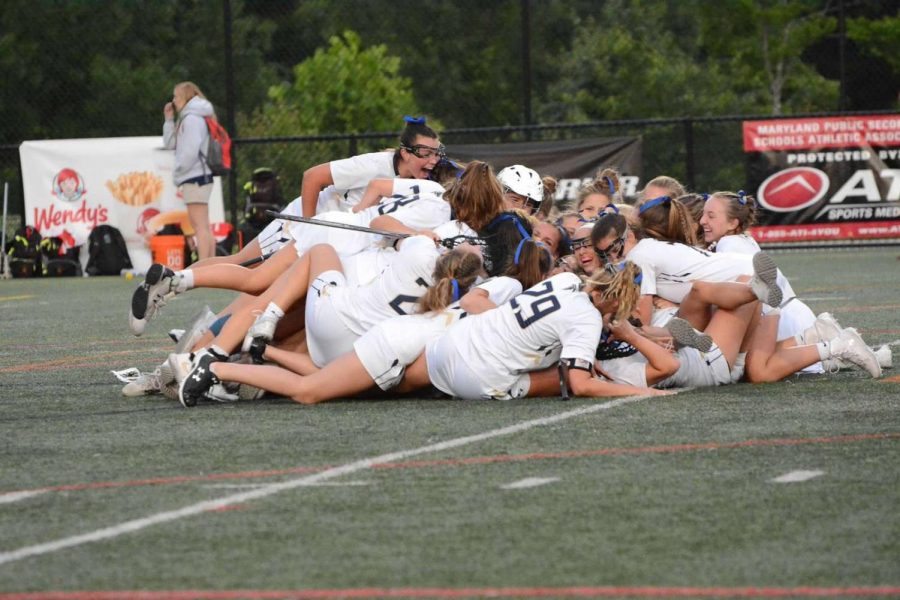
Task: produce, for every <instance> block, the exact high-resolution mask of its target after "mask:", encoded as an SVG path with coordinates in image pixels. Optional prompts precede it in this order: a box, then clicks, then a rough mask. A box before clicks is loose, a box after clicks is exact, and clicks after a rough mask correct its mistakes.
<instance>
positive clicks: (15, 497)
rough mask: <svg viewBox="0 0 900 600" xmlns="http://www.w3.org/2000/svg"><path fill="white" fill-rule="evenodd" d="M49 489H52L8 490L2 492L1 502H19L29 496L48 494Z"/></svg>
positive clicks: (0, 495)
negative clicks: (4, 492)
mask: <svg viewBox="0 0 900 600" xmlns="http://www.w3.org/2000/svg"><path fill="white" fill-rule="evenodd" d="M49 491H50V490H23V491H21V492H8V493H6V494H0V504H12V503H13V502H18V501H20V500H25V499H27V498H32V497H34V496H40V495H41V494H46V493H47V492H49Z"/></svg>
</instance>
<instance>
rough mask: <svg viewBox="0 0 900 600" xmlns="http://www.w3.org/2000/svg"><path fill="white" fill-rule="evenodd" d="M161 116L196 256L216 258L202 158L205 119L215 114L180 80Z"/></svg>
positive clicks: (209, 182)
mask: <svg viewBox="0 0 900 600" xmlns="http://www.w3.org/2000/svg"><path fill="white" fill-rule="evenodd" d="M176 114H177V115H178V119H177V120H176V119H175V116H176ZM163 116H164V117H165V123H164V124H163V146H165V147H166V148H167V149H169V150H172V149H174V150H175V168H174V169H173V172H172V176H173V179H174V180H175V186H176V187H177V188H178V191H179V192H180V193H181V196H182V198H183V199H184V203H185V205H187V213H188V219H189V220H190V222H191V226H192V227H193V228H194V237H195V240H196V244H197V257H198V258H199V259H200V260H203V259H205V258H209V257H211V256H215V255H216V240H215V238H214V237H213V234H212V231H211V230H210V227H209V196H210V194H211V193H212V187H213V176H212V172H211V171H210V169H209V166H208V165H207V164H206V157H205V156H203V152H204V151H205V149H206V146H207V145H208V143H209V129H207V127H206V120H205V118H206V117H213V118H215V116H216V113H215V111H214V110H213V106H212V104H211V103H210V101H209V100H207V99H206V97H204V96H203V92H201V91H200V88H198V87H197V85H196V84H194V83H192V82H190V81H182V82H181V83H178V84H176V85H175V89H174V91H173V92H172V101H171V102H167V103H166V105H165V106H164V107H163Z"/></svg>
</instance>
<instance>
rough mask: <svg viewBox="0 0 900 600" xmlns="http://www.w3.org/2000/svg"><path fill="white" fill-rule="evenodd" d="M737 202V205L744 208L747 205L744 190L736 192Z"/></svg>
mask: <svg viewBox="0 0 900 600" xmlns="http://www.w3.org/2000/svg"><path fill="white" fill-rule="evenodd" d="M737 201H738V204H740V205H741V206H746V205H747V192H745V191H744V190H738V191H737Z"/></svg>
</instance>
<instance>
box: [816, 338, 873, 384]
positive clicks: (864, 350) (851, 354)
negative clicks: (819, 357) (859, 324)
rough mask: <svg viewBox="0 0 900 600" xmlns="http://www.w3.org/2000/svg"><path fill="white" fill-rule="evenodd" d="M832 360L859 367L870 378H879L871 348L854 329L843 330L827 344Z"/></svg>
mask: <svg viewBox="0 0 900 600" xmlns="http://www.w3.org/2000/svg"><path fill="white" fill-rule="evenodd" d="M829 346H830V348H831V356H832V358H837V359H840V360H844V361H847V362H850V363H853V364H854V365H856V366H858V367H860V368H861V369H863V370H864V371H866V372H867V373H868V374H869V375H871V376H872V377H875V378H878V377H881V366H880V365H879V364H878V358H877V357H876V356H875V352H873V351H872V349H871V348H869V347H868V346H866V343H865V342H864V341H863V339H862V338H861V337H860V335H859V334H858V333H857V332H856V331H855V330H854V329H845V330H843V331H842V332H841V334H840V335H839V336H838V337H836V338H835V339H834V340H832V341H831V342H830V344H829Z"/></svg>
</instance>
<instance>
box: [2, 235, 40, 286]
mask: <svg viewBox="0 0 900 600" xmlns="http://www.w3.org/2000/svg"><path fill="white" fill-rule="evenodd" d="M6 255H7V262H8V264H9V271H10V273H12V276H13V277H40V276H41V275H42V274H43V266H44V262H43V258H42V256H41V234H40V233H39V232H38V230H37V229H35V228H34V227H32V226H31V225H26V226H24V227H20V228H19V229H17V230H16V232H15V234H14V235H13V238H12V239H11V240H10V241H9V242H7V244H6Z"/></svg>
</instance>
